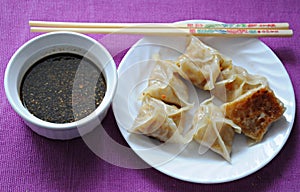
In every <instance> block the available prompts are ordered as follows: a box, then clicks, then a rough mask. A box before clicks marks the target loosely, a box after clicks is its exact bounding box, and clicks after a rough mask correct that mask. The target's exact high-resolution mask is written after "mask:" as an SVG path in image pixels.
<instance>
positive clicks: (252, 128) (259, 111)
mask: <svg viewBox="0 0 300 192" xmlns="http://www.w3.org/2000/svg"><path fill="white" fill-rule="evenodd" d="M224 109H225V112H226V116H227V117H228V118H229V119H231V120H232V121H233V122H234V123H235V124H237V125H239V126H240V127H241V129H242V132H243V133H244V134H245V135H246V136H248V137H250V138H251V139H253V140H254V141H255V142H259V141H261V140H262V138H263V136H264V134H265V133H266V132H267V129H268V127H269V125H270V124H271V123H272V122H274V121H276V120H277V119H279V118H280V117H281V116H282V114H283V113H284V111H285V108H284V106H283V103H282V102H281V101H280V100H279V99H277V98H276V96H275V95H274V93H273V91H272V90H270V89H269V88H267V87H263V88H259V89H257V90H255V91H253V92H252V93H251V94H249V95H245V96H242V97H240V98H238V99H236V100H234V101H233V102H230V103H227V104H225V105H224Z"/></svg>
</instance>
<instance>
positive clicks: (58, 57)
mask: <svg viewBox="0 0 300 192" xmlns="http://www.w3.org/2000/svg"><path fill="white" fill-rule="evenodd" d="M105 92H106V82H105V78H104V76H103V74H102V72H101V71H100V70H99V68H97V67H96V65H95V64H94V63H93V62H92V61H91V60H89V59H87V58H86V57H83V56H80V55H77V54H72V53H57V54H53V55H49V56H47V57H45V58H42V59H41V60H39V61H37V62H36V63H34V64H33V65H32V67H31V68H30V69H29V70H28V71H27V72H26V74H25V75H24V77H23V79H22V83H21V88H20V98H21V100H22V103H23V105H24V106H25V107H26V108H27V109H28V111H29V112H30V113H32V114H33V115H34V116H36V117H38V118H39V119H42V120H44V121H48V122H52V123H70V122H74V121H77V120H80V119H82V118H84V117H86V116H88V115H89V114H91V113H92V112H93V111H94V110H95V109H96V108H97V107H98V106H99V105H100V103H101V102H102V100H103V98H104V95H105Z"/></svg>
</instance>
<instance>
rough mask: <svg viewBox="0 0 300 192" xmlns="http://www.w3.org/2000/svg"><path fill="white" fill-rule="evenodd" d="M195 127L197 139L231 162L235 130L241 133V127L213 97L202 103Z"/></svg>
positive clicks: (194, 121)
mask: <svg viewBox="0 0 300 192" xmlns="http://www.w3.org/2000/svg"><path fill="white" fill-rule="evenodd" d="M193 127H194V129H195V130H197V132H196V134H195V135H194V140H195V141H197V142H198V143H200V144H201V145H203V146H205V147H207V148H209V149H211V150H212V151H214V152H216V153H218V154H219V155H221V156H222V157H223V158H224V159H226V160H227V161H229V162H230V153H231V147H232V143H233V138H234V132H237V133H241V128H240V127H239V126H237V125H236V124H235V123H233V122H232V121H231V120H229V119H227V118H226V117H225V116H224V112H223V111H222V110H221V108H220V107H218V106H217V105H215V104H213V102H212V98H211V99H208V100H205V101H204V102H203V103H201V104H200V107H199V109H198V111H197V112H196V114H195V116H194V120H193ZM200 149H201V147H200Z"/></svg>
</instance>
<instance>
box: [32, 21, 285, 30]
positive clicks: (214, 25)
mask: <svg viewBox="0 0 300 192" xmlns="http://www.w3.org/2000/svg"><path fill="white" fill-rule="evenodd" d="M29 26H32V27H55V28H60V27H62V28H129V27H132V28H170V27H176V28H207V29H227V28H229V29H288V28H289V23H82V22H53V21H29Z"/></svg>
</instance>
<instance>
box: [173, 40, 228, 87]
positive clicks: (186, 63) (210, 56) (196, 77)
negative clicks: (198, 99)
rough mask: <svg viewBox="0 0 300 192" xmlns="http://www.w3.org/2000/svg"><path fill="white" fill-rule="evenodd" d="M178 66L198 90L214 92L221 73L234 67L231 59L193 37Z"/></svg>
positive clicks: (177, 62) (177, 63)
mask: <svg viewBox="0 0 300 192" xmlns="http://www.w3.org/2000/svg"><path fill="white" fill-rule="evenodd" d="M176 65H177V66H179V67H180V69H181V70H182V71H183V72H184V73H185V74H186V76H187V77H188V78H189V80H190V81H191V82H192V83H193V84H194V85H195V86H197V87H198V88H200V89H203V90H212V89H213V88H214V84H215V82H216V80H217V78H218V76H219V74H220V72H221V71H222V70H224V69H226V68H228V67H230V66H231V65H232V61H231V59H229V58H228V57H226V56H224V55H222V54H221V53H219V52H218V51H217V50H215V49H213V48H212V47H210V46H208V45H206V44H204V43H203V42H202V41H200V40H199V39H198V38H197V37H194V36H191V37H189V39H188V44H187V47H186V50H185V52H184V53H183V54H182V55H181V56H179V58H178V59H177V61H176Z"/></svg>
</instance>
